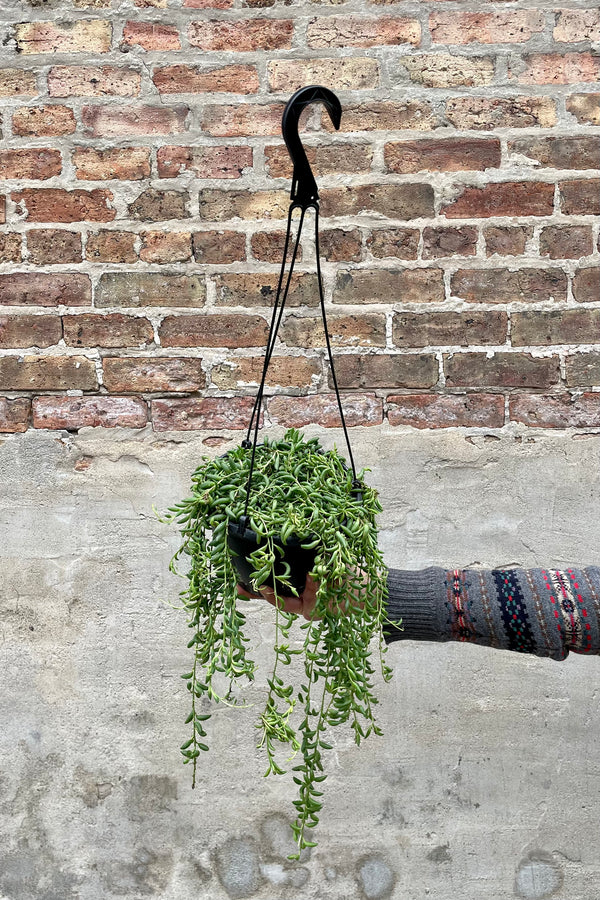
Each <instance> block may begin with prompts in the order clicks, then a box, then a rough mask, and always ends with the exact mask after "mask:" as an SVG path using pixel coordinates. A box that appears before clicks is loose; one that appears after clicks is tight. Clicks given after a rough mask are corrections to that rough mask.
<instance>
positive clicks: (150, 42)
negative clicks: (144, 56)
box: [121, 21, 181, 52]
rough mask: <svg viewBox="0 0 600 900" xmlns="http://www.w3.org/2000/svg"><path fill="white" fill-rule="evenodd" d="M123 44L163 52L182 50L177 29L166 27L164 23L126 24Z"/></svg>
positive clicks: (170, 26)
mask: <svg viewBox="0 0 600 900" xmlns="http://www.w3.org/2000/svg"><path fill="white" fill-rule="evenodd" d="M121 44H122V45H123V46H126V47H141V48H142V50H159V51H161V52H166V51H168V50H181V41H180V40H179V32H178V31H177V28H175V27H174V26H173V25H164V24H163V23H162V22H139V21H138V22H126V23H125V27H124V28H123V40H122V41H121Z"/></svg>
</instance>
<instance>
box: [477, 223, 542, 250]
mask: <svg viewBox="0 0 600 900" xmlns="http://www.w3.org/2000/svg"><path fill="white" fill-rule="evenodd" d="M483 234H484V237H485V249H486V253H487V255H488V256H494V254H497V255H498V256H521V254H523V253H525V245H526V243H527V241H528V240H529V239H530V238H531V235H532V234H533V229H532V228H530V227H529V226H528V225H490V227H489V228H485V229H484V232H483Z"/></svg>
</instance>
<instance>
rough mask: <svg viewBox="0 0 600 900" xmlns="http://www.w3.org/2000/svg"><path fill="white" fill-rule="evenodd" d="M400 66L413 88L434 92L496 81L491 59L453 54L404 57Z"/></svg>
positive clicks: (400, 58)
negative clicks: (413, 85) (435, 90)
mask: <svg viewBox="0 0 600 900" xmlns="http://www.w3.org/2000/svg"><path fill="white" fill-rule="evenodd" d="M398 64H399V65H400V66H402V67H403V68H404V69H406V71H407V72H408V76H409V78H410V80H411V81H412V82H413V83H414V84H420V85H423V87H432V88H450V87H478V86H480V85H485V84H491V83H492V82H493V80H494V60H493V58H492V57H489V56H459V55H458V54H454V53H423V54H415V55H414V56H413V55H412V54H411V55H410V56H408V55H404V56H400V57H399V58H398Z"/></svg>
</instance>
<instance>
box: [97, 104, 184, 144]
mask: <svg viewBox="0 0 600 900" xmlns="http://www.w3.org/2000/svg"><path fill="white" fill-rule="evenodd" d="M188 113H189V109H188V107H187V106H169V107H164V106H124V107H117V106H84V107H83V109H82V111H81V121H82V122H83V125H84V126H85V129H86V131H87V133H88V135H89V136H91V137H131V136H134V135H138V134H178V133H180V132H182V131H185V120H186V118H187V115H188Z"/></svg>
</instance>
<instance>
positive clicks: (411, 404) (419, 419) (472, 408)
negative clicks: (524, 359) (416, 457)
mask: <svg viewBox="0 0 600 900" xmlns="http://www.w3.org/2000/svg"><path fill="white" fill-rule="evenodd" d="M386 404H387V418H388V422H389V424H390V425H411V426H412V427H413V428H501V427H502V426H503V425H504V397H503V396H502V395H501V394H397V395H394V396H392V395H388V397H387V398H386Z"/></svg>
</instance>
